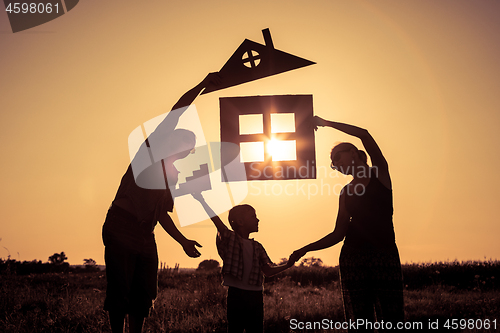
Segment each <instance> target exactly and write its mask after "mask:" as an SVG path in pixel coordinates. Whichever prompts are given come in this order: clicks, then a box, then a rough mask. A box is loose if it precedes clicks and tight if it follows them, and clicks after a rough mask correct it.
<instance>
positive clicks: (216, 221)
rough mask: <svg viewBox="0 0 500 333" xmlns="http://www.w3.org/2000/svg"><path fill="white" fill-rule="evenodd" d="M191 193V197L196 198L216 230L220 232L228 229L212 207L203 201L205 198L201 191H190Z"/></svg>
mask: <svg viewBox="0 0 500 333" xmlns="http://www.w3.org/2000/svg"><path fill="white" fill-rule="evenodd" d="M191 195H192V196H193V198H195V199H196V200H198V201H199V203H201V205H202V206H203V208H204V209H205V212H207V214H208V216H210V219H211V220H212V222H213V223H214V224H215V227H216V228H217V231H218V232H220V233H221V234H222V233H223V232H224V231H226V230H228V228H227V227H226V225H225V224H224V222H222V220H221V219H220V217H219V216H217V214H215V213H214V211H213V210H212V208H210V206H208V204H207V202H206V201H205V198H203V196H202V195H201V193H192V194H191Z"/></svg>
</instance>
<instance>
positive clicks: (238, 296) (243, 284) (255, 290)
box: [192, 193, 294, 333]
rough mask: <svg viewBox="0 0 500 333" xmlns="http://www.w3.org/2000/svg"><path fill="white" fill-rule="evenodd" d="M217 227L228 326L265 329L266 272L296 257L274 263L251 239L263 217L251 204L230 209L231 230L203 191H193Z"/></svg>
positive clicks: (273, 271) (230, 328)
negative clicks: (226, 290) (276, 264)
mask: <svg viewBox="0 0 500 333" xmlns="http://www.w3.org/2000/svg"><path fill="white" fill-rule="evenodd" d="M192 195H193V197H194V198H195V199H196V200H198V201H199V202H200V203H201V205H202V206H203V208H204V209H205V211H206V212H207V214H208V215H209V216H210V217H211V219H212V222H213V223H214V224H215V226H216V227H217V232H218V233H217V240H216V245H217V251H218V252H219V255H220V256H221V258H222V261H223V265H222V277H223V282H222V284H223V285H224V286H227V287H228V292H227V324H228V327H227V330H228V332H230V333H233V332H243V331H244V330H246V332H247V333H250V332H262V331H263V324H264V300H263V295H262V292H263V282H264V275H265V276H272V275H275V274H278V273H280V272H282V271H284V270H285V269H287V268H289V267H291V266H293V264H294V262H293V261H290V260H289V261H288V262H287V263H286V264H283V265H280V266H274V264H273V263H272V262H271V260H270V259H269V256H268V255H267V253H266V250H265V249H264V247H263V246H262V245H261V244H260V243H259V242H257V241H255V240H253V239H249V238H248V236H249V235H250V233H252V232H257V231H259V219H258V218H257V215H256V213H255V209H254V208H253V207H252V206H250V205H238V206H235V207H233V208H232V209H231V210H230V211H229V216H228V219H229V224H230V225H231V228H232V229H233V230H230V229H228V228H227V227H226V225H225V224H224V223H223V222H222V220H221V219H220V218H219V217H218V216H217V215H216V214H215V213H214V212H213V210H212V209H211V208H210V207H209V206H208V204H207V203H206V201H205V199H204V198H203V196H202V195H201V194H200V193H194V194H192Z"/></svg>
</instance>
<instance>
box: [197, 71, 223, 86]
mask: <svg viewBox="0 0 500 333" xmlns="http://www.w3.org/2000/svg"><path fill="white" fill-rule="evenodd" d="M221 83H222V77H221V76H220V74H219V72H213V73H209V74H208V75H207V76H206V77H205V78H204V79H203V81H202V84H203V86H205V87H206V86H208V85H209V84H213V85H215V86H218V85H219V84H221Z"/></svg>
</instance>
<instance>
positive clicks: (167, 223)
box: [159, 212, 202, 258]
mask: <svg viewBox="0 0 500 333" xmlns="http://www.w3.org/2000/svg"><path fill="white" fill-rule="evenodd" d="M159 222H160V224H161V226H162V227H163V229H165V231H166V232H167V233H168V234H169V235H170V236H171V237H172V238H173V239H175V241H176V242H177V243H179V244H180V245H181V246H182V249H183V250H184V252H185V253H186V254H187V255H188V256H189V257H191V258H197V257H199V256H200V255H201V253H200V252H199V251H198V249H197V248H196V246H198V247H202V246H201V245H200V244H198V242H196V241H194V240H189V239H187V238H186V237H184V235H183V234H182V233H181V232H180V231H179V229H177V227H176V226H175V224H174V221H172V218H171V217H170V215H168V214H167V213H166V212H163V213H162V214H161V215H160V219H159Z"/></svg>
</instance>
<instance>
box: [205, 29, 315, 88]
mask: <svg viewBox="0 0 500 333" xmlns="http://www.w3.org/2000/svg"><path fill="white" fill-rule="evenodd" d="M262 34H263V35H264V41H265V43H266V45H262V44H259V43H256V42H254V41H251V40H249V39H245V40H244V41H243V43H241V45H240V46H239V47H238V49H237V50H236V51H235V52H234V53H233V55H232V56H231V58H229V60H228V61H227V62H226V63H225V64H224V66H223V67H222V68H221V70H220V71H219V73H220V75H221V77H222V82H221V83H220V84H219V85H217V87H216V86H214V85H212V84H211V85H208V86H207V87H206V88H205V90H204V91H203V93H202V94H206V93H209V92H212V91H216V90H220V89H225V88H229V87H233V86H236V85H239V84H242V83H246V82H250V81H254V80H258V79H262V78H264V77H267V76H272V75H276V74H280V73H283V72H287V71H291V70H293V69H297V68H301V67H305V66H309V65H313V64H315V62H312V61H309V60H306V59H303V58H300V57H297V56H294V55H292V54H289V53H286V52H283V51H280V50H277V49H275V48H274V44H273V40H272V38H271V33H270V32H269V29H264V30H262Z"/></svg>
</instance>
